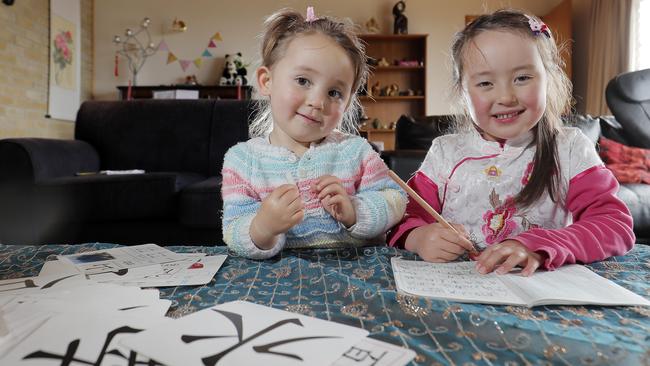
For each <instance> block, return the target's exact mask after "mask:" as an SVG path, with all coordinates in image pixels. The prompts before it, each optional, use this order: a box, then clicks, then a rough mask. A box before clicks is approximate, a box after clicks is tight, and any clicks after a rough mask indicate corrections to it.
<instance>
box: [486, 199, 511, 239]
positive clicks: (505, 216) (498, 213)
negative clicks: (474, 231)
mask: <svg viewBox="0 0 650 366" xmlns="http://www.w3.org/2000/svg"><path fill="white" fill-rule="evenodd" d="M490 204H491V205H492V207H493V208H494V210H488V211H487V212H486V213H484V214H483V221H484V222H485V224H484V225H483V227H482V228H481V230H482V231H483V235H484V236H485V242H486V243H488V244H493V243H498V242H501V241H503V240H504V239H505V238H507V237H508V235H510V234H511V233H512V232H513V231H514V230H515V228H516V227H517V223H516V222H515V220H514V219H513V218H514V215H515V213H516V212H517V208H516V207H515V205H514V200H513V198H512V197H507V198H506V200H505V202H503V203H502V202H501V199H500V198H499V195H498V194H497V193H496V192H495V191H494V189H492V192H490Z"/></svg>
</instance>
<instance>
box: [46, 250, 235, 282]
mask: <svg viewBox="0 0 650 366" xmlns="http://www.w3.org/2000/svg"><path fill="white" fill-rule="evenodd" d="M179 255H180V256H182V257H183V259H182V260H180V261H175V262H168V263H161V264H154V265H150V266H144V267H137V268H128V269H123V270H120V271H118V272H106V273H97V274H92V275H88V276H87V278H89V279H91V280H93V281H97V282H102V283H114V284H122V285H129V286H139V287H165V286H196V285H205V284H207V283H209V282H210V281H211V280H212V278H213V277H214V275H215V274H216V273H217V271H218V270H219V268H221V266H222V265H223V263H224V261H225V260H226V259H227V257H228V256H226V255H216V256H205V254H203V253H184V254H179ZM72 273H78V271H77V269H76V267H75V266H74V265H73V264H72V263H70V262H69V261H65V260H53V261H47V262H45V263H44V264H43V267H42V268H41V272H40V274H39V276H44V275H49V276H53V275H60V276H64V275H68V274H72Z"/></svg>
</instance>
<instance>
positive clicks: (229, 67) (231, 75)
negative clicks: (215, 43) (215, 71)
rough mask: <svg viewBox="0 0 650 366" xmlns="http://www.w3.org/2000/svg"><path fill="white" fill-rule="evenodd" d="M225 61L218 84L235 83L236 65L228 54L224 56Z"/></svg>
mask: <svg viewBox="0 0 650 366" xmlns="http://www.w3.org/2000/svg"><path fill="white" fill-rule="evenodd" d="M225 59H226V62H225V63H224V65H223V72H222V73H221V79H220V80H219V85H235V78H236V77H237V67H236V66H235V62H234V61H233V59H232V57H231V56H230V55H228V54H226V56H225Z"/></svg>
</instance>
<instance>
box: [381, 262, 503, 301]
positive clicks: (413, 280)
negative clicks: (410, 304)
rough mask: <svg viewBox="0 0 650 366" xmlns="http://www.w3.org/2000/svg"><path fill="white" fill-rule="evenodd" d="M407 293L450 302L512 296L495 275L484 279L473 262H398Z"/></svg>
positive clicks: (485, 276) (486, 276) (396, 263)
mask: <svg viewBox="0 0 650 366" xmlns="http://www.w3.org/2000/svg"><path fill="white" fill-rule="evenodd" d="M394 264H395V265H396V266H397V268H398V271H399V276H400V278H401V279H402V280H403V281H404V284H405V286H404V287H405V288H404V290H406V291H407V292H412V293H419V294H424V293H426V294H429V295H430V296H434V297H435V296H439V297H449V298H477V299H480V298H505V297H510V296H512V295H511V293H510V291H509V290H508V289H507V288H506V287H505V285H504V284H503V283H502V282H501V281H500V280H499V279H498V278H496V276H495V275H481V274H479V273H478V272H476V270H475V269H474V263H472V262H460V263H437V264H432V263H426V262H416V261H404V260H396V261H394Z"/></svg>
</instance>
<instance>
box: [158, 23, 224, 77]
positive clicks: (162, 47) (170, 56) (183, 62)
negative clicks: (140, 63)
mask: <svg viewBox="0 0 650 366" xmlns="http://www.w3.org/2000/svg"><path fill="white" fill-rule="evenodd" d="M221 41H223V39H222V38H221V33H219V32H217V33H215V34H214V35H213V36H212V38H210V41H209V42H208V45H207V47H206V48H205V49H204V50H203V52H202V53H201V56H199V57H197V58H194V59H179V58H178V57H177V56H176V55H175V54H174V52H172V51H171V50H170V49H169V46H168V45H167V42H165V40H162V41H160V44H158V50H159V51H167V52H168V53H167V65H169V64H171V63H174V62H178V64H179V65H180V66H181V69H182V70H183V71H185V70H187V68H188V67H190V65H192V64H194V66H196V68H197V69H200V68H201V65H202V64H203V59H204V58H211V57H214V56H213V55H212V53H210V48H216V47H217V43H216V42H221Z"/></svg>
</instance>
